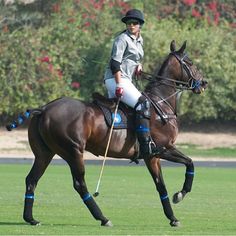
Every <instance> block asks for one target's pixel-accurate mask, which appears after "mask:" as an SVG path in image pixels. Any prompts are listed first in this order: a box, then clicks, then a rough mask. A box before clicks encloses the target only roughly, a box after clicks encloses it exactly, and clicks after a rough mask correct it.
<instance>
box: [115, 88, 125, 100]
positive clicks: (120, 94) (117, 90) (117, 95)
mask: <svg viewBox="0 0 236 236" xmlns="http://www.w3.org/2000/svg"><path fill="white" fill-rule="evenodd" d="M123 93H124V89H123V88H122V87H116V97H118V98H120V97H122V96H123Z"/></svg>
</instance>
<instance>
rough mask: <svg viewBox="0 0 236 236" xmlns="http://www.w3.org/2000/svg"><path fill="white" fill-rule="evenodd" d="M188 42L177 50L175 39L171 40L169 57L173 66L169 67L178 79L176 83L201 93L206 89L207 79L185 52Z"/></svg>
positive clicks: (171, 73) (172, 75)
mask: <svg viewBox="0 0 236 236" xmlns="http://www.w3.org/2000/svg"><path fill="white" fill-rule="evenodd" d="M186 44H187V42H186V41H185V42H184V43H183V45H182V46H181V47H180V49H179V50H176V46H175V41H174V40H173V41H172V42H171V44H170V51H171V52H170V54H169V57H168V59H169V63H170V64H171V65H172V66H170V67H169V68H170V69H169V70H170V71H169V74H170V75H171V77H172V78H174V80H176V85H178V86H183V87H185V88H186V89H188V90H192V91H193V92H194V93H197V94H200V93H202V92H203V91H204V90H205V89H206V87H207V81H206V80H204V78H203V75H202V73H201V72H200V71H199V69H198V68H197V66H195V65H194V64H193V62H192V60H191V59H190V58H189V57H188V55H187V53H186V52H185V48H186Z"/></svg>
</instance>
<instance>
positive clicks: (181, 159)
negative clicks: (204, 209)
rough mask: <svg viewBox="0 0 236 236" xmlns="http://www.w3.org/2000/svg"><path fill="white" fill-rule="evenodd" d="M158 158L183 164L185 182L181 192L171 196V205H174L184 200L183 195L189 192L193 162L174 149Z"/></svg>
mask: <svg viewBox="0 0 236 236" xmlns="http://www.w3.org/2000/svg"><path fill="white" fill-rule="evenodd" d="M160 158H162V159H165V160H168V161H171V162H176V163H180V164H184V165H185V166H186V172H185V181H184V184H183V187H182V190H181V191H179V192H177V193H175V194H174V195H173V203H175V204H176V203H179V202H180V201H182V200H183V199H184V197H185V195H186V194H187V193H188V192H191V189H192V184H193V178H194V164H193V161H192V159H191V158H189V157H188V156H186V155H184V154H183V153H182V152H180V151H179V150H177V149H176V148H175V147H172V148H171V149H167V150H165V151H164V152H163V153H162V154H161V155H160Z"/></svg>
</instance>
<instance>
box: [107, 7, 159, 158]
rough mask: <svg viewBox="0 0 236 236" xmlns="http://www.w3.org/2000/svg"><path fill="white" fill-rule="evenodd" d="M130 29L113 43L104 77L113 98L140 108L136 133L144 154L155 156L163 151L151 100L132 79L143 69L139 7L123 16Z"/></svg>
mask: <svg viewBox="0 0 236 236" xmlns="http://www.w3.org/2000/svg"><path fill="white" fill-rule="evenodd" d="M121 21H122V22H123V23H125V24H126V30H125V31H123V32H122V33H121V34H119V35H118V36H117V37H116V38H115V40H114V43H113V47H112V52H111V58H110V62H109V65H108V67H107V69H106V72H105V76H104V80H105V86H106V88H107V90H108V96H109V98H115V97H119V98H120V100H121V101H122V102H123V103H125V104H127V105H128V106H130V107H132V108H134V109H135V110H136V133H137V137H138V141H139V144H140V157H147V156H148V157H152V156H154V155H156V154H158V153H159V152H160V150H159V149H158V148H157V147H156V145H155V144H154V142H153V141H152V138H151V135H150V127H149V126H150V125H149V120H150V102H149V100H148V99H147V98H146V97H145V96H143V95H142V94H141V92H140V91H139V90H138V89H137V88H136V87H135V85H134V84H133V83H132V78H133V77H134V76H135V75H139V74H140V73H141V71H142V65H141V64H140V62H141V60H142V58H143V56H144V52H143V38H142V36H141V28H142V26H143V24H144V22H145V21H144V15H143V13H142V12H141V11H139V10H137V9H132V10H129V11H128V12H127V13H126V15H125V16H124V17H123V18H122V19H121Z"/></svg>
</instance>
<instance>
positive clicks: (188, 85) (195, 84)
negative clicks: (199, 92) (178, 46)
mask: <svg viewBox="0 0 236 236" xmlns="http://www.w3.org/2000/svg"><path fill="white" fill-rule="evenodd" d="M169 55H173V56H174V57H175V58H176V59H177V60H178V62H179V63H180V66H181V71H182V72H181V73H182V78H183V77H184V72H186V74H187V76H188V81H181V80H175V79H171V78H168V77H166V76H161V75H154V74H150V73H147V72H144V71H142V72H141V73H142V74H143V75H146V76H147V77H145V79H147V80H149V81H153V80H154V79H155V80H156V79H158V80H159V81H158V82H159V83H161V84H165V85H168V86H173V85H172V83H166V82H175V84H176V85H175V86H174V87H175V88H177V89H180V90H182V91H183V90H193V89H197V88H199V87H200V86H201V80H198V79H196V78H195V75H194V74H193V72H192V70H191V69H190V66H191V65H192V63H191V62H190V60H189V59H188V55H187V54H186V53H185V54H183V57H179V55H178V54H177V53H176V52H171V53H170V54H169ZM187 59H188V60H189V61H188V62H187ZM162 80H163V81H162Z"/></svg>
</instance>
